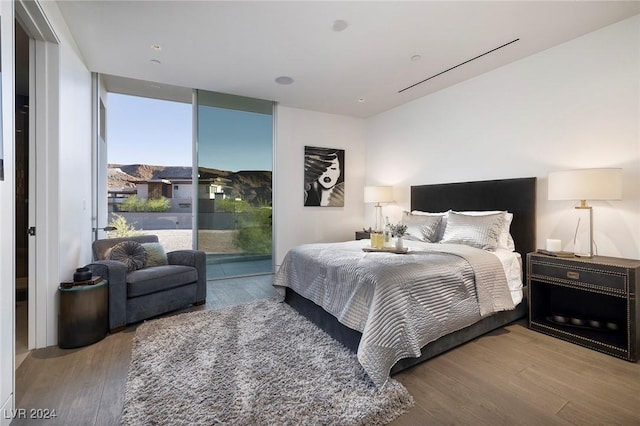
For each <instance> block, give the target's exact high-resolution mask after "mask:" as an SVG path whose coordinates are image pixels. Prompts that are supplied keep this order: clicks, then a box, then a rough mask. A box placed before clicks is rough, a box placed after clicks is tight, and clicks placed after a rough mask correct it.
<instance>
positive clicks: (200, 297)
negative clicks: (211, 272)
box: [167, 250, 207, 304]
mask: <svg viewBox="0 0 640 426" xmlns="http://www.w3.org/2000/svg"><path fill="white" fill-rule="evenodd" d="M167 261H168V262H169V265H186V266H193V267H194V268H196V270H197V271H198V286H197V289H196V303H197V304H200V303H204V301H205V300H206V298H207V255H206V254H205V252H203V251H200V250H176V251H170V252H169V253H167Z"/></svg>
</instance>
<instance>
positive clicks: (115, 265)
mask: <svg viewBox="0 0 640 426" xmlns="http://www.w3.org/2000/svg"><path fill="white" fill-rule="evenodd" d="M87 268H89V269H91V272H92V273H93V275H100V276H101V277H102V278H104V279H106V280H107V281H109V330H114V329H118V328H123V327H124V326H126V324H127V265H125V264H124V263H122V262H118V261H117V260H97V261H95V262H93V263H90V264H88V265H87Z"/></svg>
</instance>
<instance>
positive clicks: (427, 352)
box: [274, 178, 536, 386]
mask: <svg viewBox="0 0 640 426" xmlns="http://www.w3.org/2000/svg"><path fill="white" fill-rule="evenodd" d="M535 199H536V179H535V178H518V179H503V180H492V181H476V182H464V183H451V184H437V185H420V186H412V187H411V211H412V212H416V214H417V213H418V212H447V211H449V210H453V211H465V212H468V211H508V212H510V213H512V215H513V216H512V219H511V224H510V228H509V230H510V234H511V236H512V237H513V242H512V244H515V250H514V253H517V254H516V255H515V256H516V257H517V256H518V254H519V257H520V259H519V264H520V265H521V267H522V275H520V277H519V278H520V285H522V284H521V283H522V277H524V276H526V271H525V270H524V268H525V267H526V262H525V261H523V260H524V259H526V253H528V252H530V251H533V250H535V229H536V224H535ZM414 217H415V216H414ZM456 217H457V216H456V215H455V214H454V216H453V217H452V218H451V219H450V220H451V221H452V222H453V219H456V220H458V219H457V218H456ZM409 219H410V218H409ZM465 220H466V219H465ZM474 220H475V219H474ZM482 220H484V219H482ZM487 220H488V219H487ZM449 236H450V235H449ZM365 241H366V240H365ZM363 244H366V243H364V242H362V241H352V242H345V243H336V245H323V244H314V245H306V246H301V247H299V248H296V249H292V250H291V251H290V252H289V253H288V254H287V256H286V257H285V260H284V261H283V265H282V266H281V268H280V269H279V271H278V273H277V274H276V278H275V280H274V285H276V286H278V287H282V288H283V289H284V291H285V293H286V294H285V296H284V299H285V301H286V302H287V303H288V304H289V305H291V306H292V307H293V308H295V309H296V310H297V311H298V312H300V313H301V314H302V315H304V316H305V317H307V318H308V319H309V320H311V321H312V322H314V323H315V324H316V325H318V326H319V327H320V328H322V329H323V330H325V331H326V332H327V333H328V334H330V335H331V336H332V337H334V338H335V339H336V340H338V341H339V342H341V343H342V344H344V345H345V346H346V347H348V348H349V349H351V350H352V351H354V352H355V353H357V354H358V359H359V360H360V362H361V364H363V367H364V368H365V370H366V371H367V373H368V375H369V377H370V378H371V379H372V380H373V382H374V383H375V384H376V385H379V386H380V385H382V384H383V383H384V381H386V377H388V376H389V374H391V375H393V374H395V373H397V372H399V371H402V370H404V369H407V368H409V367H411V366H413V365H416V364H418V363H420V362H423V361H425V360H427V359H429V358H432V357H434V356H436V355H438V354H441V353H443V352H445V351H447V350H449V349H451V348H454V347H456V346H458V345H460V344H463V343H465V342H468V341H470V340H473V339H475V338H477V337H478V336H480V335H482V334H485V333H487V332H489V331H491V330H494V329H497V328H500V327H502V326H504V325H506V324H508V323H510V322H513V321H516V320H518V319H520V318H524V317H525V316H526V313H527V312H526V309H527V308H526V306H527V303H526V300H525V299H526V289H524V288H523V289H522V291H520V293H519V294H520V297H519V298H516V297H511V296H512V294H513V292H512V294H510V296H509V299H510V300H509V301H507V296H506V295H505V294H504V293H505V291H504V290H502V284H500V286H498V285H497V284H495V286H494V287H491V286H492V285H494V283H493V281H496V282H497V281H500V280H499V279H498V276H497V275H487V276H486V277H485V278H483V283H482V285H483V286H488V287H486V288H485V287H482V288H483V289H484V290H481V288H480V287H479V283H480V281H482V280H480V276H481V274H479V273H477V272H476V277H477V279H476V281H478V287H477V295H476V294H475V293H474V294H473V296H474V297H476V296H477V298H476V299H475V300H476V302H475V303H476V304H477V301H478V300H480V302H481V303H480V304H479V305H478V307H477V308H474V309H476V310H477V311H478V312H474V313H472V314H468V313H465V312H467V311H469V307H468V305H467V304H468V303H470V302H469V300H470V296H469V295H468V294H467V295H462V296H460V297H461V299H460V300H457V301H456V305H455V306H456V309H457V306H458V305H459V306H461V307H462V308H460V309H459V310H460V318H461V319H460V321H458V320H455V321H453V320H449V319H447V322H452V324H453V328H454V331H452V332H447V334H445V335H442V336H438V337H437V338H436V339H435V340H433V339H431V340H429V339H426V338H423V337H422V335H419V334H418V333H422V329H423V328H429V327H426V326H424V324H425V323H426V322H419V321H418V325H417V326H414V325H411V326H408V325H407V323H406V321H405V318H404V317H402V316H399V315H400V314H399V312H400V311H398V310H397V307H398V306H401V305H402V304H403V303H404V301H410V302H411V303H412V305H410V306H409V307H408V308H406V310H407V311H409V310H410V311H412V313H411V315H414V316H415V312H414V311H416V309H414V305H419V304H416V303H415V301H414V300H413V299H414V297H413V295H412V296H411V298H407V297H404V296H401V297H399V298H398V299H392V298H390V296H388V294H387V293H385V292H384V291H383V289H385V288H387V287H394V286H398V285H401V286H403V287H404V286H405V281H407V280H408V279H407V278H406V277H405V276H404V275H402V276H400V275H398V276H397V277H396V276H395V275H394V274H396V272H395V271H400V270H402V271H403V272H402V274H405V272H404V271H409V274H411V275H412V276H413V277H414V278H412V279H416V280H417V281H424V283H427V287H426V288H428V289H433V288H434V284H433V283H434V281H433V280H434V278H437V276H439V275H438V274H441V277H442V278H441V280H442V287H443V288H445V287H447V286H449V283H450V279H449V277H448V276H447V274H448V273H449V272H448V271H449V270H448V269H443V268H440V269H438V268H436V267H432V266H429V267H426V266H424V265H422V263H421V262H414V261H412V260H410V259H409V257H408V256H407V255H402V254H400V255H398V254H387V253H384V254H382V253H374V255H382V256H381V257H371V256H369V257H365V256H364V255H363V251H362V250H361V248H360V247H363ZM408 245H409V248H410V254H411V256H413V257H416V258H417V257H419V256H421V255H424V256H429V258H430V259H436V261H435V262H434V264H437V263H438V262H439V261H440V259H444V257H445V256H446V255H447V254H448V253H446V252H447V250H452V252H451V253H452V254H453V256H449V259H457V260H456V261H455V262H457V263H456V265H455V268H458V267H460V266H459V265H458V264H465V265H467V263H468V262H471V260H472V258H473V262H471V263H476V264H478V265H481V264H480V263H478V262H480V259H476V254H478V255H480V254H481V253H475V252H471V250H475V251H476V252H485V251H484V250H477V249H468V248H466V247H464V246H462V245H459V244H453V245H449V244H444V245H439V244H429V242H428V241H427V243H423V242H411V241H409V242H408ZM449 247H450V248H449ZM439 250H444V252H445V253H444V254H442V253H440V252H439ZM460 250H462V252H460ZM467 251H469V253H467ZM303 252H306V254H304V253H303ZM321 253H328V257H327V260H326V261H320V260H318V261H314V260H313V259H314V257H316V255H317V257H318V259H320V258H321ZM303 255H304V256H307V257H306V262H308V264H300V265H298V266H297V269H298V270H304V271H306V273H307V275H306V277H307V278H306V279H307V280H313V279H314V278H313V277H314V276H315V273H316V271H319V269H314V268H325V269H323V270H322V271H321V272H320V273H319V274H318V275H325V276H326V275H327V274H328V275H332V278H331V280H332V281H333V282H336V283H339V285H336V286H335V288H331V289H321V290H320V291H321V293H322V294H320V296H316V297H312V296H311V295H310V293H309V291H307V290H304V291H301V289H298V288H296V287H295V286H293V285H291V283H290V281H292V279H291V278H290V275H291V270H293V269H296V266H295V265H296V262H300V260H294V259H301V258H302V256H303ZM385 256H386V257H385ZM464 256H468V257H464ZM479 257H480V258H481V259H482V262H484V261H489V262H496V261H495V260H491V259H486V258H487V257H491V258H493V257H494V256H493V255H490V254H482V255H481V256H479ZM351 258H352V260H347V259H351ZM461 258H462V259H464V260H462V261H461ZM500 261H501V262H502V260H500ZM314 262H315V263H314ZM322 262H326V263H322ZM332 262H333V263H336V265H332V264H331V263H332ZM349 262H353V265H354V266H353V267H351V266H349V265H350V264H349ZM338 263H340V265H337V264H338ZM356 264H357V267H356V266H355V265H356ZM345 265H346V266H345ZM503 265H504V263H503ZM400 266H401V267H400ZM467 266H468V265H467ZM340 268H342V269H340ZM345 268H347V269H354V268H355V269H357V271H358V272H357V274H353V275H352V274H348V275H347V274H344V273H343V272H341V271H344V270H345ZM447 268H448V266H447ZM455 268H454V266H451V274H452V275H456V276H463V277H466V276H467V275H468V273H467V272H464V271H463V272H459V271H458V270H457V269H455ZM370 270H371V271H372V272H371V273H369V271H370ZM374 270H375V271H377V272H375V271H374ZM432 270H435V271H436V272H430V271H432ZM480 270H483V269H482V268H480ZM518 272H520V271H518ZM423 273H424V274H429V273H431V274H432V276H429V277H426V278H423V275H422V274H423ZM309 274H310V275H309ZM372 274H373V275H375V274H378V275H375V278H374V279H369V278H370V276H372ZM380 274H383V275H387V276H389V275H390V276H392V278H390V280H391V281H389V282H390V283H393V284H389V283H386V282H385V283H384V284H383V285H382V286H381V285H380V283H379V282H377V281H375V280H378V279H379V275H380ZM433 274H435V275H433ZM396 275H397V274H396ZM472 275H473V271H472ZM504 275H505V274H502V277H503V278H501V279H502V280H505V278H504ZM507 275H508V274H507ZM415 277H418V278H415ZM385 279H387V278H385ZM507 279H508V277H507ZM372 280H373V281H374V284H369V281H372ZM464 280H465V282H464V284H460V285H459V286H458V287H459V288H457V287H456V288H453V287H452V288H451V289H449V290H446V291H449V292H451V294H454V296H455V297H458V296H459V294H458V293H460V288H463V289H464V287H465V286H467V287H469V284H468V282H467V281H466V278H464ZM473 280H474V278H472V284H471V285H472V286H475V285H476V284H474V281H473ZM505 281H506V280H505ZM407 282H408V281H407ZM398 283H399V284H398ZM365 284H366V285H365ZM408 285H411V286H412V285H413V284H408ZM376 286H378V287H376ZM291 287H294V288H296V290H297V292H296V291H294V290H293V289H292V288H291ZM343 287H347V288H349V290H348V291H354V292H366V291H369V292H373V290H370V289H371V288H377V289H376V290H375V292H373V293H374V295H373V296H371V297H373V298H374V299H376V300H377V301H376V302H375V305H374V304H371V305H366V307H365V308H363V306H362V303H360V302H358V301H356V302H352V301H351V300H348V299H349V298H348V297H344V296H341V295H338V296H336V298H337V299H340V298H342V299H344V301H343V302H342V303H343V304H342V305H340V306H339V307H335V306H333V305H332V304H331V303H323V302H321V300H319V299H327V297H326V295H327V294H329V293H339V292H341V291H347V290H345V289H344V288H343ZM361 287H362V288H368V289H369V290H360V288H361ZM318 288H320V287H316V289H315V291H316V293H317V291H318ZM498 288H500V289H501V290H500V291H498V290H495V289H498ZM408 291H409V292H411V291H412V290H411V289H410V290H408ZM429 291H431V290H429ZM473 291H474V292H475V291H476V290H473ZM443 292H444V290H443ZM487 292H489V293H492V292H496V293H498V292H501V296H500V297H501V299H500V298H497V299H495V300H499V302H498V303H494V305H496V306H491V309H490V308H487V305H486V303H485V304H484V307H483V303H482V299H481V297H480V296H481V294H483V293H487ZM299 293H303V294H305V295H306V296H307V297H303V296H302V295H301V294H299ZM345 294H346V293H345ZM414 294H415V292H414ZM451 294H447V295H446V297H449V298H451V297H452V296H451ZM492 294H493V293H492ZM394 297H396V296H394ZM429 297H431V296H429ZM310 299H313V300H315V301H316V302H317V304H316V303H314V301H312V300H310ZM381 300H384V302H381ZM486 300H488V299H486V298H485V301H486ZM387 301H389V302H387ZM358 303H360V305H359V304H358ZM509 303H511V306H508V305H509ZM490 304H491V303H490ZM319 305H323V306H325V307H324V308H323V307H321V306H319ZM345 306H346V308H345ZM380 306H382V307H380ZM363 309H370V310H372V311H375V312H374V313H375V315H373V314H372V315H368V314H367V313H365V314H364V316H365V317H367V315H368V317H367V318H368V319H367V320H366V323H364V322H362V316H360V317H358V316H354V315H352V313H353V312H356V313H359V312H360V311H362V310H363ZM437 309H439V308H437ZM483 309H484V312H482V310H483ZM327 311H329V312H332V313H333V315H332V314H330V313H328V312H327ZM378 311H385V312H386V311H389V312H391V314H389V315H390V316H389V318H391V319H390V320H387V319H378V318H382V316H380V317H378V314H377V312H378ZM416 312H418V311H416ZM479 313H480V315H478V314H479ZM402 315H404V314H402ZM465 315H471V316H470V317H468V318H467V317H465ZM417 317H418V318H419V319H420V318H428V317H429V315H426V314H423V313H422V312H418V314H417ZM338 318H340V319H338ZM372 318H373V319H372ZM451 318H454V317H451ZM454 319H455V318H454ZM358 321H360V322H362V323H359V322H358ZM376 321H377V322H376ZM384 321H388V323H384ZM371 323H373V324H374V325H371ZM345 324H346V325H345ZM347 325H348V326H347ZM387 327H389V330H383V331H379V330H380V329H384V328H387ZM394 327H395V329H394ZM456 327H457V328H456ZM414 329H415V330H414ZM372 330H374V331H375V330H378V331H379V334H381V335H383V337H385V336H386V338H387V340H397V341H399V343H398V345H400V346H402V347H403V348H402V349H398V350H397V351H396V350H394V351H391V352H389V350H388V346H386V343H385V345H380V344H378V342H377V341H375V342H373V341H372V340H371V335H372ZM416 330H417V331H416ZM400 332H402V334H400ZM439 332H440V331H439ZM423 340H424V341H425V342H428V343H425V344H424V346H417V348H416V347H415V346H416V345H417V344H418V343H419V342H422V341H423ZM371 342H373V343H371ZM407 346H409V347H410V348H409V349H407V348H406V347H407ZM411 346H413V347H411ZM363 348H364V349H363ZM370 348H373V350H370ZM381 348H382V349H381ZM387 352H389V353H387ZM371 360H374V361H375V362H377V363H381V365H382V367H380V366H378V365H375V366H374V367H372V366H371ZM385 363H386V364H385Z"/></svg>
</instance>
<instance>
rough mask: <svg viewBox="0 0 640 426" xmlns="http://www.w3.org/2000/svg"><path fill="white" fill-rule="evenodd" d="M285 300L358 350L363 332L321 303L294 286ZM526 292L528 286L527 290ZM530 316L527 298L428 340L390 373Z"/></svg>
mask: <svg viewBox="0 0 640 426" xmlns="http://www.w3.org/2000/svg"><path fill="white" fill-rule="evenodd" d="M286 291H287V292H286V296H285V302H286V303H288V304H289V305H290V306H291V307H293V308H294V309H295V310H296V311H298V312H299V313H300V314H301V315H302V316H304V317H305V318H307V319H308V320H310V321H311V322H313V323H314V324H315V325H317V326H318V327H320V328H321V329H322V330H324V331H325V332H326V333H327V334H329V335H330V336H331V337H333V338H334V339H335V340H337V341H338V342H340V343H342V344H343V345H344V346H345V347H347V348H348V349H349V350H351V351H352V352H353V353H357V352H358V345H359V344H360V339H361V338H362V333H360V332H358V331H356V330H353V329H351V328H349V327H347V326H345V325H344V324H342V323H340V322H339V321H338V320H337V318H336V317H334V316H333V315H330V314H328V313H327V312H326V311H325V310H324V309H322V307H321V306H318V305H316V304H315V303H314V302H312V301H311V300H309V299H306V298H304V297H302V296H300V295H299V294H298V293H296V292H295V291H293V290H291V289H290V288H287V289H286ZM523 293H524V294H526V289H525V290H524V291H523ZM526 316H527V301H526V298H525V299H523V300H522V302H520V303H519V304H518V306H516V308H515V309H514V310H512V311H503V312H497V313H495V314H493V315H490V316H488V317H485V318H483V319H481V320H480V321H478V322H476V323H475V324H471V325H470V326H468V327H465V328H463V329H461V330H458V331H455V332H453V333H449V334H447V335H444V336H442V337H440V338H439V339H437V340H434V341H433V342H431V343H429V344H427V345H426V346H424V347H423V348H422V351H421V352H422V354H421V356H420V357H418V358H404V359H401V360H400V361H398V362H397V363H396V364H395V365H394V366H393V367H392V368H391V373H390V374H392V375H393V374H396V373H399V372H401V371H403V370H406V369H408V368H411V367H413V366H414V365H417V364H419V363H421V362H423V361H426V360H428V359H431V358H433V357H436V356H438V355H440V354H442V353H444V352H446V351H448V350H450V349H453V348H455V347H457V346H460V345H462V344H464V343H467V342H470V341H472V340H474V339H476V338H478V337H480V336H482V335H483V334H486V333H488V332H490V331H493V330H496V329H498V328H501V327H504V326H505V325H507V324H509V323H511V322H514V321H517V320H519V319H522V318H525V317H526Z"/></svg>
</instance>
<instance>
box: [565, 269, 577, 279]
mask: <svg viewBox="0 0 640 426" xmlns="http://www.w3.org/2000/svg"><path fill="white" fill-rule="evenodd" d="M567 278H569V279H572V280H579V279H580V274H579V273H577V272H573V271H567Z"/></svg>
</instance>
